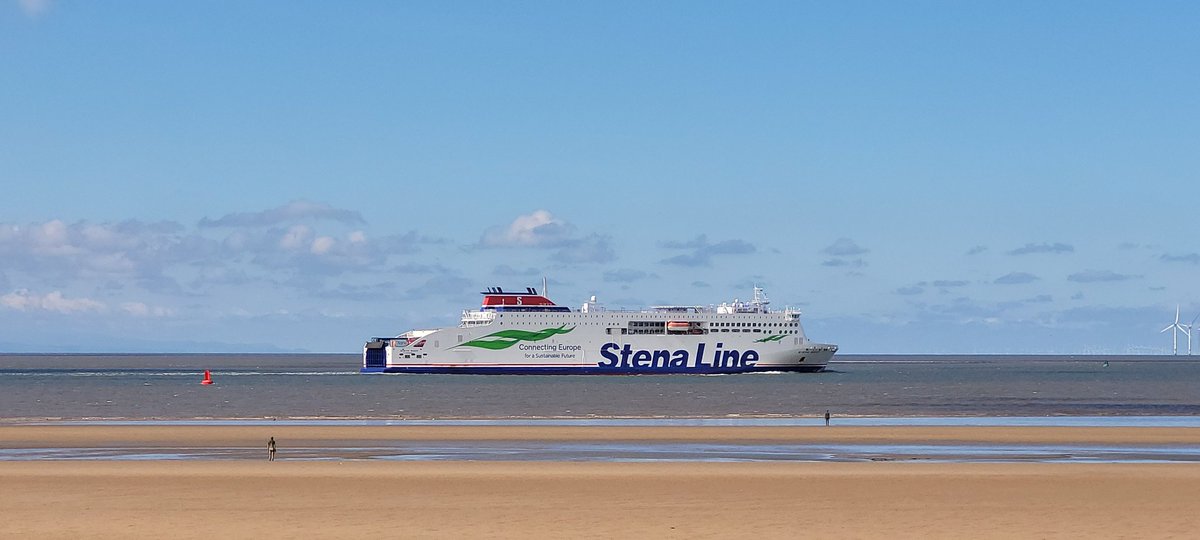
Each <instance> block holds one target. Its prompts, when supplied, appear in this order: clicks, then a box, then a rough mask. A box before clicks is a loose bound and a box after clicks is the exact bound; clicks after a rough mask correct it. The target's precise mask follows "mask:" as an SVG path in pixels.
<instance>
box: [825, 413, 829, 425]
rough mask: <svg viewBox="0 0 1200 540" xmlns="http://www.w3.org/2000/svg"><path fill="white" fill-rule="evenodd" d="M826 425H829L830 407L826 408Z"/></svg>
mask: <svg viewBox="0 0 1200 540" xmlns="http://www.w3.org/2000/svg"><path fill="white" fill-rule="evenodd" d="M825 425H827V426H828V425H829V409H825Z"/></svg>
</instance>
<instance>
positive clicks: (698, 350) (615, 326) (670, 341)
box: [362, 287, 837, 375]
mask: <svg viewBox="0 0 1200 540" xmlns="http://www.w3.org/2000/svg"><path fill="white" fill-rule="evenodd" d="M544 290H545V288H544V287H543V291H544ZM482 294H483V302H482V305H481V306H480V308H479V309H478V310H474V311H463V314H462V320H461V321H460V323H459V325H458V326H456V327H452V328H442V329H433V330H412V331H409V332H405V333H403V334H400V335H399V336H396V337H387V338H373V339H371V340H370V341H368V342H367V343H366V345H365V346H364V347H363V367H362V371H363V372H368V373H371V372H386V373H475V374H544V375H550V374H643V373H646V374H649V373H745V372H764V371H810V372H811V371H820V370H822V369H825V366H826V365H827V364H828V362H829V360H830V358H832V357H833V354H834V353H835V352H837V345H831V344H825V343H814V342H812V341H809V340H808V338H807V337H806V336H805V334H804V328H803V327H802V326H801V324H800V312H799V311H797V310H793V309H785V310H782V311H771V310H770V309H768V304H769V303H770V302H769V301H768V300H767V298H766V295H765V294H763V290H762V289H761V288H758V287H755V288H754V296H753V299H752V300H750V301H749V302H742V301H738V300H734V301H733V302H732V303H724V304H721V305H719V306H654V307H651V308H649V309H646V310H639V311H628V310H609V309H606V308H605V307H604V306H603V305H601V304H600V303H599V302H597V301H596V297H594V296H593V297H591V299H590V300H589V301H588V302H585V303H584V304H583V305H582V306H581V307H580V308H579V309H577V310H573V309H571V308H569V307H567V306H560V305H557V304H555V303H554V302H552V301H550V299H549V298H547V297H546V296H544V295H543V294H539V293H538V291H537V290H536V289H534V288H526V289H525V290H524V291H520V292H512V291H505V290H503V289H501V288H499V287H493V288H489V289H488V290H486V291H484V292H483V293H482Z"/></svg>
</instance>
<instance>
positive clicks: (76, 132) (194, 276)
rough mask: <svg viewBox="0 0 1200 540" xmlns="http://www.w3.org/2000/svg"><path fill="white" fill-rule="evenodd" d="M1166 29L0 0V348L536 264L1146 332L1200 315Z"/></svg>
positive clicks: (404, 315) (310, 316)
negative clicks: (1179, 314)
mask: <svg viewBox="0 0 1200 540" xmlns="http://www.w3.org/2000/svg"><path fill="white" fill-rule="evenodd" d="M1198 24H1200V7H1198V5H1197V4H1195V3H1192V2H1154V3H1145V4H1143V3H1132V2H1124V3H1119V2H1089V3H1087V4H1086V5H1083V4H1079V3H1075V2H969V3H968V2H903V3H901V2H844V3H803V2H780V3H773V2H754V3H749V4H747V3H734V2H725V3H717V2H713V3H705V2H655V3H651V4H650V5H647V3H644V2H628V3H622V2H595V3H589V2H541V3H533V2H521V3H493V2H480V3H467V2H454V3H446V2H429V3H416V2H409V3H398V2H354V3H335V2H288V3H285V2H151V1H146V2H136V1H128V2H119V3H115V4H113V3H101V2H79V1H54V0H16V1H13V0H5V3H3V4H0V73H3V74H4V75H3V82H4V84H0V119H2V121H0V186H3V190H2V192H0V193H3V196H2V197H0V350H9V351H26V350H93V351H151V350H170V351H175V350H182V351H210V350H270V349H304V350H312V351H351V352H352V351H355V350H357V349H358V348H359V347H360V346H361V343H362V341H363V339H364V338H366V337H369V336H372V335H391V334H395V333H399V332H401V331H404V330H407V329H409V328H413V327H430V326H443V325H448V324H454V323H455V322H456V321H457V318H458V316H459V312H460V310H461V309H463V308H471V307H474V306H476V305H477V304H478V300H479V296H478V294H477V293H478V291H481V290H483V289H484V288H485V287H488V286H504V287H525V286H534V285H538V284H539V283H540V281H541V277H542V276H543V275H545V276H547V277H549V279H550V280H551V283H552V285H551V291H550V293H551V296H552V297H553V299H555V300H556V301H558V302H559V303H563V304H570V305H576V304H579V303H580V302H582V301H583V300H584V299H586V297H587V296H589V295H592V294H596V295H598V296H600V298H601V300H605V301H607V303H608V304H609V305H610V306H614V307H616V306H625V307H640V306H644V305H648V304H657V303H686V304H712V303H720V302H722V301H728V300H732V299H733V298H734V297H741V298H746V297H747V296H749V294H750V288H751V287H752V286H753V285H754V284H756V283H757V284H760V285H762V286H764V287H766V289H767V292H768V294H769V295H770V297H771V299H772V300H773V301H774V303H775V304H776V305H777V306H780V307H782V306H783V305H792V306H798V307H800V308H801V309H803V310H804V311H805V319H804V320H805V325H806V328H807V330H808V332H809V334H810V337H812V338H814V339H818V340H824V341H831V342H835V343H839V344H840V345H841V346H842V350H843V351H845V352H848V353H889V352H894V353H956V352H961V353H976V352H980V353H988V352H992V353H1022V352H1050V353H1081V352H1112V353H1124V352H1127V351H1162V350H1164V349H1167V348H1169V347H1170V338H1169V337H1168V336H1166V335H1163V334H1159V333H1158V330H1159V329H1161V328H1162V327H1163V326H1164V325H1166V324H1168V323H1169V322H1171V321H1172V320H1173V318H1174V309H1175V305H1176V304H1177V303H1179V304H1182V306H1183V319H1184V321H1183V322H1185V323H1186V322H1188V321H1189V320H1190V319H1191V318H1192V317H1194V316H1196V315H1197V313H1200V280H1198V276H1200V236H1198V235H1197V228H1196V227H1197V225H1196V224H1197V219H1196V215H1197V208H1198V202H1200V201H1198V196H1200V173H1198V172H1197V171H1200V153H1198V152H1197V151H1196V149H1197V148H1200V65H1198V63H1200V57H1198V56H1197V55H1196V51H1198V50H1200V35H1198V34H1197V33H1196V32H1195V28H1196V27H1197V25H1198ZM1181 338H1182V336H1181ZM1197 345H1198V346H1197V349H1198V352H1200V334H1198V343H1197Z"/></svg>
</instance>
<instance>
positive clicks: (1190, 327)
mask: <svg viewBox="0 0 1200 540" xmlns="http://www.w3.org/2000/svg"><path fill="white" fill-rule="evenodd" d="M1196 319H1200V314H1197V315H1196V316H1195V317H1192V322H1190V323H1187V324H1185V325H1183V326H1184V327H1185V328H1187V329H1186V330H1184V332H1186V333H1187V337H1188V356H1191V355H1192V332H1194V331H1195V330H1196Z"/></svg>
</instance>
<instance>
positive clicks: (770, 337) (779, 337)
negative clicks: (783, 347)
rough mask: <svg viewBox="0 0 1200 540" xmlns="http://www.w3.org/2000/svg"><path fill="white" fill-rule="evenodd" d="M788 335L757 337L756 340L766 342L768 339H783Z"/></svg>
mask: <svg viewBox="0 0 1200 540" xmlns="http://www.w3.org/2000/svg"><path fill="white" fill-rule="evenodd" d="M786 335H787V334H779V335H777V336H767V337H765V338H762V339H756V340H754V342H755V343H766V342H768V341H781V340H782V339H783V338H784V336H786Z"/></svg>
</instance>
